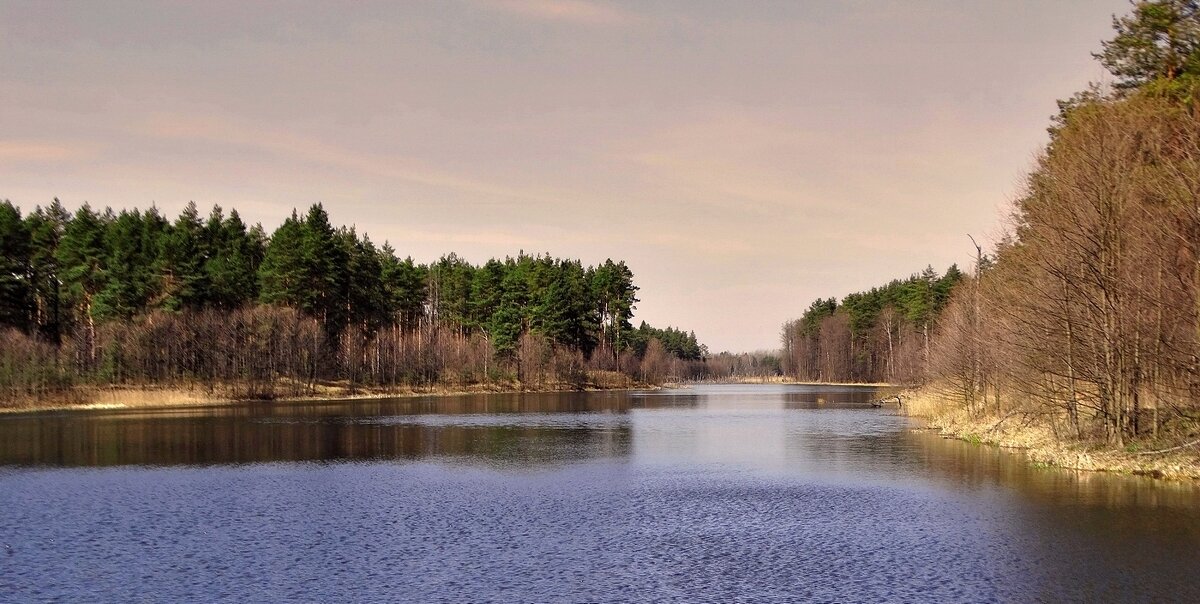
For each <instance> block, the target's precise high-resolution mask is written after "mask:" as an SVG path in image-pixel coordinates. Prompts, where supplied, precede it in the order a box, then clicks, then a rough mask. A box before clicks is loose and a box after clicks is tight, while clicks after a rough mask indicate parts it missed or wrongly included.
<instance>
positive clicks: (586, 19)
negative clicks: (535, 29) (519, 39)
mask: <svg viewBox="0 0 1200 604" xmlns="http://www.w3.org/2000/svg"><path fill="white" fill-rule="evenodd" d="M480 3H481V4H482V5H483V6H485V7H487V8H490V9H492V10H498V11H503V12H506V13H509V14H513V15H518V16H522V17H527V18H530V19H537V20H540V21H561V22H566V23H578V24H583V25H624V24H628V23H633V22H635V21H638V18H637V15H634V14H633V13H630V12H628V11H625V10H622V9H619V8H616V7H614V6H612V5H609V4H602V3H599V2H589V1H587V0H480Z"/></svg>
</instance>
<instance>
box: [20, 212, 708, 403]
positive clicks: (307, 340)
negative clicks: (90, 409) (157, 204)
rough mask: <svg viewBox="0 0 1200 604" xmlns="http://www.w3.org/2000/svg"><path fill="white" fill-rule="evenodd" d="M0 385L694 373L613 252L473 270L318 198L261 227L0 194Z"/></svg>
mask: <svg viewBox="0 0 1200 604" xmlns="http://www.w3.org/2000/svg"><path fill="white" fill-rule="evenodd" d="M0 246H2V248H3V249H2V250H0V263H2V266H0V330H3V333H2V334H0V387H3V388H6V389H7V390H8V392H10V393H11V394H12V395H13V397H14V398H20V397H28V396H37V395H39V394H42V393H47V392H54V391H56V390H61V389H63V388H68V387H70V386H72V385H77V384H139V383H152V384H170V383H179V382H203V383H210V384H211V383H218V382H219V383H222V384H225V385H227V386H228V387H230V388H240V389H241V390H240V391H239V392H238V394H239V395H243V396H264V397H269V396H275V395H277V394H280V393H281V392H280V389H281V388H283V392H282V393H285V394H291V395H295V394H305V393H309V392H313V391H314V389H315V388H316V386H317V384H319V383H321V382H324V381H338V382H345V383H347V384H348V385H349V386H350V388H351V389H353V388H354V387H356V386H358V385H363V386H383V387H391V386H413V385H428V384H443V383H449V384H470V383H483V382H505V381H508V382H511V381H514V380H515V381H516V382H517V383H519V384H521V385H523V386H528V385H532V386H535V387H541V386H544V385H546V384H547V383H548V382H556V383H564V382H566V383H569V384H573V385H577V386H582V385H584V384H585V382H586V381H587V380H588V372H589V371H591V372H610V373H617V372H619V373H624V374H627V375H628V376H631V377H632V378H634V379H638V380H644V381H661V380H663V379H666V378H669V377H684V376H686V375H688V374H689V373H694V372H696V371H699V370H698V369H696V368H695V367H694V365H702V360H703V358H704V357H705V356H706V354H707V351H706V350H705V348H704V347H703V346H702V345H700V344H699V343H698V342H697V341H696V337H695V334H694V333H688V332H683V331H681V330H678V329H674V328H666V329H656V328H653V327H650V326H648V325H646V324H645V323H642V325H641V326H640V327H639V328H637V329H635V328H633V327H632V325H631V323H630V320H631V318H632V316H633V312H634V309H635V305H636V303H637V302H638V300H637V298H636V293H637V291H638V287H637V286H636V285H635V284H634V282H633V273H632V271H631V270H630V269H629V268H628V267H627V266H626V265H625V263H624V262H613V261H612V260H608V261H606V262H604V263H603V264H601V265H598V266H586V267H585V266H584V265H583V264H582V263H581V262H580V261H578V260H565V259H558V258H553V257H551V256H549V255H537V256H531V255H527V254H524V253H521V254H519V255H518V256H516V257H515V258H514V257H509V258H505V259H503V260H498V259H493V260H489V261H487V262H486V263H484V264H482V265H479V266H475V265H472V264H470V263H468V262H466V261H464V260H463V259H461V258H459V257H458V256H456V255H455V254H449V255H447V256H444V257H442V258H441V259H439V260H438V261H437V262H434V263H431V264H428V265H423V264H418V263H415V262H414V261H413V260H412V259H411V258H404V259H401V258H399V257H398V256H397V254H396V252H395V250H394V249H393V248H392V247H391V246H390V245H388V244H386V243H385V244H383V245H381V246H377V245H375V244H374V243H373V242H372V241H371V240H370V238H369V237H367V236H366V235H365V234H362V235H360V234H359V233H357V232H356V231H355V229H354V228H352V227H349V228H348V227H340V228H335V227H334V226H333V225H332V224H331V223H330V221H329V216H328V215H327V214H326V211H325V209H324V208H323V207H322V206H321V205H320V204H317V205H314V206H312V207H311V208H310V209H309V211H308V212H307V214H304V215H300V214H297V213H296V212H293V213H292V215H291V216H290V217H288V218H287V219H286V220H284V222H283V224H282V225H281V226H280V227H279V228H278V229H276V230H275V231H274V233H272V234H270V235H269V236H268V235H267V234H266V233H265V232H264V230H263V229H262V227H261V226H258V225H255V226H248V225H247V224H246V223H245V222H244V221H243V220H242V219H241V217H240V216H239V215H238V213H237V211H236V210H235V211H230V212H229V213H228V215H226V214H225V213H224V212H223V211H222V209H221V208H220V207H214V208H213V210H212V211H211V212H210V213H209V214H208V216H207V217H202V216H201V215H200V213H199V212H198V210H197V208H196V206H195V204H189V205H188V206H187V207H186V209H184V211H183V212H182V213H181V214H180V216H179V217H178V218H177V219H176V220H174V221H169V220H168V219H166V218H165V217H163V216H162V215H161V214H160V213H159V212H158V211H157V209H155V208H151V209H149V210H146V211H140V210H136V209H135V210H122V211H121V212H119V213H114V212H113V211H112V210H105V211H103V212H97V211H95V210H93V209H92V208H91V207H90V206H88V205H84V206H83V207H81V208H79V209H78V210H77V211H76V212H74V213H73V214H71V213H69V212H68V211H67V210H66V209H65V208H64V207H63V205H62V204H61V203H60V202H59V201H58V200H55V201H54V203H52V204H50V205H49V206H46V207H37V208H35V209H34V210H33V211H32V212H29V213H28V215H25V216H22V213H21V211H20V209H19V208H17V207H16V206H15V205H13V204H12V203H11V202H8V201H4V202H2V203H0Z"/></svg>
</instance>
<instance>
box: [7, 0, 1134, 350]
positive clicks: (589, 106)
mask: <svg viewBox="0 0 1200 604" xmlns="http://www.w3.org/2000/svg"><path fill="white" fill-rule="evenodd" d="M1128 7H1129V5H1128V3H1127V2H1126V0H1055V1H1053V2H1045V1H1044V0H1028V1H1020V0H1005V1H1003V2H995V1H983V0H946V1H932V0H930V1H915V0H914V1H906V2H900V1H890V0H870V1H866V0H847V1H842V2H834V1H811V2H805V1H798V0H792V1H763V2H750V1H747V2H716V1H711V2H710V1H700V0H696V1H687V2H684V1H661V0H639V1H631V2H616V1H606V0H439V1H429V2H415V1H414V2H395V1H388V2H373V1H361V2H353V3H347V2H299V1H297V2H276V1H270V0H263V1H256V2H250V3H247V2H243V1H241V0H237V1H226V0H209V1H206V2H122V1H119V0H109V1H106V2H84V1H78V2H67V1H63V2H43V1H35V2H12V1H8V0H0V198H7V199H10V200H12V201H13V202H14V203H16V204H17V205H19V206H21V207H22V209H23V210H25V211H28V210H32V209H33V207H34V206H36V205H39V204H46V203H49V202H50V201H51V200H52V199H53V198H54V197H58V198H60V199H61V200H62V201H63V203H64V204H65V205H67V207H68V208H71V209H74V208H76V207H78V206H79V205H81V204H82V203H84V202H85V201H86V202H89V203H90V204H91V205H92V206H93V207H97V208H101V207H105V206H111V207H113V208H114V209H120V208H134V207H138V208H146V207H149V206H150V205H152V204H153V205H157V206H158V208H159V209H160V210H162V211H163V212H164V213H166V214H168V215H169V216H172V217H173V216H175V215H177V214H178V212H179V210H180V209H182V208H183V206H184V205H185V204H187V202H188V201H195V202H196V203H197V204H198V205H199V206H200V207H201V209H202V210H207V208H210V207H211V206H212V205H214V204H215V205H220V206H222V207H223V208H225V209H226V210H228V209H230V208H236V209H238V211H239V212H240V213H241V214H242V216H243V218H245V219H246V220H248V221H249V222H261V223H262V225H263V226H264V227H265V228H266V229H267V230H268V232H269V231H270V230H272V229H273V228H275V227H276V226H278V225H279V223H280V222H282V220H283V218H285V217H286V216H288V215H289V214H290V213H291V210H292V209H293V208H300V209H301V210H302V211H303V209H305V208H307V207H308V206H309V205H311V204H313V203H316V202H321V203H324V204H325V207H326V209H327V210H328V211H329V213H330V215H331V220H332V222H333V223H334V224H345V225H354V226H356V227H357V229H358V230H359V231H360V232H366V233H368V234H369V235H370V236H371V238H372V240H373V241H375V242H377V243H378V242H382V241H384V240H387V241H389V242H390V243H391V244H392V245H393V246H394V247H395V248H396V249H397V251H398V253H399V254H400V255H402V256H405V255H411V256H412V257H413V258H414V259H415V260H417V261H421V262H429V261H432V260H436V259H437V258H438V257H440V256H442V255H443V254H446V253H449V252H456V253H458V254H459V255H460V256H463V257H465V258H466V259H468V260H471V261H473V262H476V263H479V262H483V261H485V260H487V259H488V258H491V257H504V256H506V255H516V254H517V253H518V252H519V251H522V250H523V251H525V252H528V253H539V252H548V253H550V254H552V255H555V256H559V257H570V258H579V259H581V260H583V262H584V263H585V264H596V263H600V262H603V261H604V260H605V259H606V258H613V259H623V260H625V261H626V262H627V263H628V264H629V266H630V268H631V269H632V270H633V272H634V275H635V280H636V282H637V284H638V285H639V286H640V287H641V291H640V292H639V298H640V300H641V301H640V303H639V304H638V305H637V311H636V317H635V323H636V322H637V321H640V320H646V321H647V322H649V323H651V324H652V325H656V326H666V325H673V326H677V327H680V328H683V329H685V330H694V331H695V332H696V335H697V337H698V338H699V339H700V340H701V341H702V342H704V343H705V344H707V345H708V346H709V348H710V349H712V350H714V351H717V350H734V351H748V350H758V349H770V348H776V347H778V342H779V331H780V326H781V324H782V323H783V322H784V321H786V320H788V319H791V318H795V317H798V316H799V315H800V314H801V313H802V312H803V310H804V309H805V308H807V307H808V305H809V303H810V302H811V301H812V300H813V299H815V298H818V297H830V296H837V297H840V296H843V295H845V294H847V293H851V292H854V291H859V290H863V289H868V288H870V287H873V286H875V285H881V284H884V283H886V282H888V281H890V280H891V279H893V278H897V277H906V276H908V275H910V274H912V273H915V272H919V271H920V270H922V269H923V268H925V267H926V266H927V265H932V266H933V267H934V268H936V269H938V270H944V269H945V268H946V267H948V266H949V265H950V264H952V263H958V264H959V265H960V266H967V265H968V264H969V263H970V259H971V257H972V256H973V254H974V248H973V247H972V245H971V241H970V239H968V237H967V235H968V234H971V235H974V236H975V237H976V238H977V239H981V240H983V241H987V242H994V241H995V240H996V239H998V238H999V237H1000V236H1001V235H1002V233H1003V230H1004V224H1005V219H1006V216H1007V213H1008V207H1009V204H1011V202H1012V200H1013V199H1014V198H1015V197H1016V196H1017V195H1018V194H1019V193H1020V191H1021V186H1022V185H1021V183H1022V178H1023V175H1024V174H1025V173H1026V172H1027V171H1028V170H1029V168H1030V167H1031V166H1032V165H1033V162H1034V160H1035V158H1036V156H1037V153H1038V152H1039V150H1040V149H1041V148H1042V147H1043V145H1044V144H1045V142H1046V131H1045V128H1046V126H1047V125H1048V120H1049V116H1050V115H1052V114H1053V113H1054V112H1055V110H1056V107H1055V100H1056V99H1059V98H1066V97H1069V96H1070V95H1071V94H1072V93H1074V92H1075V91H1077V90H1080V89H1083V88H1084V87H1085V86H1086V85H1087V83H1088V82H1089V81H1096V80H1102V79H1103V78H1104V75H1105V74H1104V71H1103V69H1102V68H1101V67H1100V66H1099V65H1098V64H1097V63H1096V62H1095V60H1094V59H1093V58H1092V57H1091V53H1092V52H1095V51H1097V50H1099V49H1100V41H1101V40H1104V39H1108V38H1110V37H1111V32H1112V29H1111V20H1112V15H1113V14H1124V13H1125V12H1127V10H1128Z"/></svg>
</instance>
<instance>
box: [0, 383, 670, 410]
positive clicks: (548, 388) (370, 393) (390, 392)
mask: <svg viewBox="0 0 1200 604" xmlns="http://www.w3.org/2000/svg"><path fill="white" fill-rule="evenodd" d="M669 387H672V386H670V385H654V384H641V383H636V382H630V383H625V384H594V383H590V384H587V385H585V386H584V387H582V388H579V387H577V386H574V385H571V384H543V385H541V386H539V387H536V388H534V387H522V386H521V384H518V383H485V384H465V385H461V384H460V385H436V384H435V385H433V386H429V387H417V388H403V389H377V388H362V387H359V388H356V389H355V390H354V391H353V392H351V391H350V389H349V388H347V387H345V386H342V385H337V384H332V385H329V384H325V385H321V386H319V387H318V388H317V392H316V393H314V394H311V395H306V396H284V397H279V398H271V399H264V398H246V397H236V396H228V395H227V394H223V393H222V389H221V388H219V387H218V388H213V389H207V388H205V387H202V386H196V387H193V388H176V387H154V386H141V387H112V388H96V387H83V388H77V389H74V390H72V391H70V392H69V393H65V394H64V396H62V397H60V398H54V399H46V400H38V401H23V402H21V403H18V404H0V414H5V413H35V412H41V411H86V410H99V409H127V410H136V409H171V408H187V407H220V406H226V405H238V404H246V403H261V404H267V405H275V404H278V405H287V404H294V403H309V402H320V401H347V400H371V399H385V398H417V397H422V396H438V397H448V396H463V395H470V394H517V393H544V392H598V391H620V390H658V389H661V388H669Z"/></svg>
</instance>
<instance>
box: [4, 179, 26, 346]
mask: <svg viewBox="0 0 1200 604" xmlns="http://www.w3.org/2000/svg"><path fill="white" fill-rule="evenodd" d="M32 271H33V269H32V264H31V259H30V234H29V227H28V225H27V224H26V223H25V221H24V220H22V219H21V211H20V210H19V209H17V207H16V206H14V205H13V204H12V203H11V202H9V201H8V200H5V201H3V202H0V324H3V325H11V326H14V327H16V328H18V329H28V328H29V327H30V324H31V321H32V315H33V312H32V311H33V275H32Z"/></svg>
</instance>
